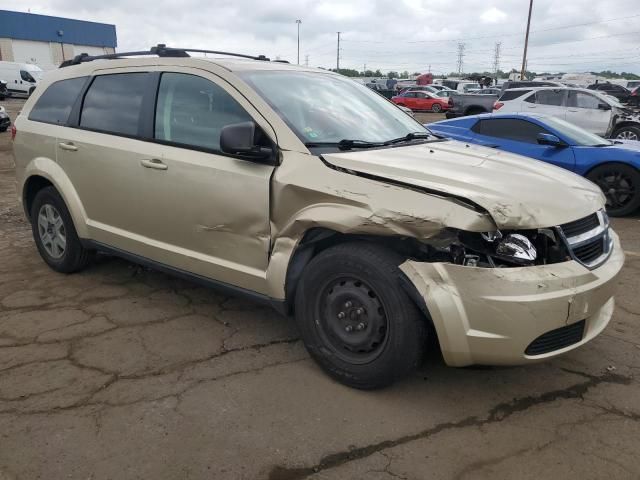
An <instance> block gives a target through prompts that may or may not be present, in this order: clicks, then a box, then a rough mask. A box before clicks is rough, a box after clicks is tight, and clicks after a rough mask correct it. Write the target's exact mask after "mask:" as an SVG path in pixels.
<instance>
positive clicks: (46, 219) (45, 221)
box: [38, 203, 67, 258]
mask: <svg viewBox="0 0 640 480" xmlns="http://www.w3.org/2000/svg"><path fill="white" fill-rule="evenodd" d="M38 235H39V236H40V241H41V242H42V246H43V247H44V249H45V251H46V252H47V253H48V254H49V255H50V256H51V257H53V258H60V257H62V256H63V255H64V252H65V250H66V248H67V232H66V229H65V227H64V222H63V220H62V217H61V216H60V212H58V210H57V209H56V207H54V206H53V205H51V204H48V203H46V204H44V205H43V206H42V207H40V211H39V212H38Z"/></svg>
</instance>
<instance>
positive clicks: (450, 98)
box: [448, 97, 453, 107]
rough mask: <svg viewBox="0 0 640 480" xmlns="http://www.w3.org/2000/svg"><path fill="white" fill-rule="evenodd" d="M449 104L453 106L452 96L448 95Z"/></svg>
mask: <svg viewBox="0 0 640 480" xmlns="http://www.w3.org/2000/svg"><path fill="white" fill-rule="evenodd" d="M448 103H449V106H450V107H453V97H449V102H448Z"/></svg>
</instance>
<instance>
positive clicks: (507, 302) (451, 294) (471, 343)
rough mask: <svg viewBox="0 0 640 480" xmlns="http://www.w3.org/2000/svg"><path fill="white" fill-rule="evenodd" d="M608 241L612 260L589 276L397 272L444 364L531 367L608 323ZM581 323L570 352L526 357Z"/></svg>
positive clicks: (616, 253)
mask: <svg viewBox="0 0 640 480" xmlns="http://www.w3.org/2000/svg"><path fill="white" fill-rule="evenodd" d="M612 237H613V239H614V247H613V252H612V254H611V256H610V257H609V259H608V260H607V262H605V263H604V264H603V265H602V266H600V267H598V268H597V269H595V270H588V269H587V268H585V267H584V266H582V265H580V264H579V263H578V262H575V261H569V262H564V263H559V264H553V265H544V266H538V267H522V268H475V267H464V266H460V265H453V264H445V263H421V262H414V261H407V262H405V263H404V264H403V265H401V269H402V271H403V272H404V273H405V274H406V275H407V277H408V278H409V280H410V281H411V282H412V283H413V285H414V286H415V288H416V289H417V291H418V293H419V294H420V295H421V296H422V298H423V299H424V301H425V303H426V306H427V308H428V310H429V314H430V316H431V319H432V321H433V324H434V327H435V328H436V331H437V334H438V340H439V342H440V346H441V349H442V353H443V356H444V359H445V361H446V363H447V364H448V365H452V366H466V365H472V364H485V365H517V364H524V363H533V362H537V361H541V360H546V359H548V358H551V357H554V356H557V355H560V354H562V353H565V352H567V351H570V350H572V349H574V348H577V347H579V346H580V345H583V344H585V343H587V342H588V341H590V340H591V339H593V338H594V337H596V336H597V335H598V334H599V333H600V332H602V330H604V328H605V327H606V326H607V324H608V323H609V320H610V319H611V316H612V314H613V307H614V300H613V294H614V291H615V287H616V283H617V282H616V277H617V276H618V273H619V272H620V270H621V268H622V265H623V263H624V253H623V251H622V249H621V247H620V242H619V239H618V236H617V235H616V234H615V233H613V232H612ZM582 320H584V321H585V326H584V331H583V332H584V333H583V334H582V335H581V337H579V338H578V339H576V341H575V342H574V343H572V344H571V345H568V346H564V347H561V348H557V349H555V350H552V351H549V352H547V353H542V354H539V355H527V354H526V353H525V350H527V347H529V345H531V344H532V342H534V340H536V339H538V337H540V336H541V335H543V334H545V333H548V332H551V331H553V330H556V329H559V328H562V327H567V326H570V325H573V324H575V323H577V322H580V321H582ZM545 338H546V337H545Z"/></svg>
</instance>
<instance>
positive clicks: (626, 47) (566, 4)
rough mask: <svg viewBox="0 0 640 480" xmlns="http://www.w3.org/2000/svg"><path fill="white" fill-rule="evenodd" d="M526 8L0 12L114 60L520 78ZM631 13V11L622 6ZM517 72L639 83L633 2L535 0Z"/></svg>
mask: <svg viewBox="0 0 640 480" xmlns="http://www.w3.org/2000/svg"><path fill="white" fill-rule="evenodd" d="M528 7H529V1H528V0H499V1H492V0H379V1H375V0H349V1H340V0H313V1H311V0H297V1H285V0H178V1H176V0H109V1H104V0H49V1H47V0H20V1H19V2H15V1H14V0H12V1H6V0H0V9H6V10H18V11H25V12H26V11H31V13H39V14H45V15H56V16H63V17H70V18H77V19H83V20H91V21H96V22H105V23H112V24H115V25H116V30H117V35H118V48H117V50H118V51H126V50H139V49H141V48H146V47H149V46H151V45H155V44H157V43H166V44H167V45H169V46H176V47H192V48H207V49H212V50H222V51H233V52H238V53H249V54H264V55H266V56H268V57H271V58H276V57H278V58H281V59H284V60H289V61H290V62H292V63H295V62H296V61H297V27H298V25H297V24H296V20H297V19H299V20H301V21H302V23H301V24H300V63H301V64H305V62H306V61H308V65H309V66H313V67H324V68H335V66H336V56H337V55H336V54H337V33H336V32H338V31H340V32H342V33H341V45H340V46H341V48H340V67H341V68H355V69H358V70H362V69H363V68H364V67H365V65H366V68H367V69H371V70H376V69H380V70H382V71H383V72H386V71H389V70H393V71H404V70H408V71H409V72H427V71H429V69H430V71H431V72H433V73H435V74H443V73H444V74H446V73H449V72H453V71H457V70H458V67H457V59H458V48H459V47H458V45H459V44H461V43H462V44H464V57H463V71H464V72H467V73H468V72H474V71H485V70H486V71H492V70H493V68H494V57H495V48H496V43H497V42H500V43H501V45H500V61H499V67H500V68H501V69H502V70H510V69H511V68H516V69H517V70H520V67H521V62H522V50H523V45H524V32H525V27H526V21H527V12H528ZM632 7H634V8H632ZM307 56H308V57H307ZM528 59H529V61H528V63H527V66H528V69H529V70H531V71H536V72H538V73H540V72H558V71H562V72H583V71H600V70H612V71H618V72H621V71H626V72H634V73H638V74H640V9H639V8H638V0H598V1H593V0H534V5H533V15H532V19H531V35H530V42H529V53H528Z"/></svg>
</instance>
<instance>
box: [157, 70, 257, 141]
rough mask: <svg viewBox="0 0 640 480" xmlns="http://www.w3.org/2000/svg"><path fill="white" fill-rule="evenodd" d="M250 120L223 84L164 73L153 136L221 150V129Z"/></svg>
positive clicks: (187, 75) (195, 77)
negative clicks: (221, 85)
mask: <svg viewBox="0 0 640 480" xmlns="http://www.w3.org/2000/svg"><path fill="white" fill-rule="evenodd" d="M249 121H253V119H252V118H251V116H250V115H249V114H248V113H247V112H246V111H245V110H244V108H242V106H240V104H239V103H238V102H237V101H236V100H234V99H233V97H231V95H229V94H228V93H227V92H226V91H225V90H224V89H223V88H222V87H220V86H218V85H216V84H215V83H213V82H211V81H210V80H207V79H205V78H202V77H198V76H196V75H189V74H185V73H163V74H162V77H161V79H160V89H159V90H158V100H157V104H156V119H155V138H156V139H157V140H161V141H165V142H169V143H174V144H178V145H185V146H191V147H195V148H197V149H198V148H203V149H206V150H214V151H219V150H220V132H221V130H222V128H223V127H225V126H227V125H231V124H234V123H241V122H249Z"/></svg>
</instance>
